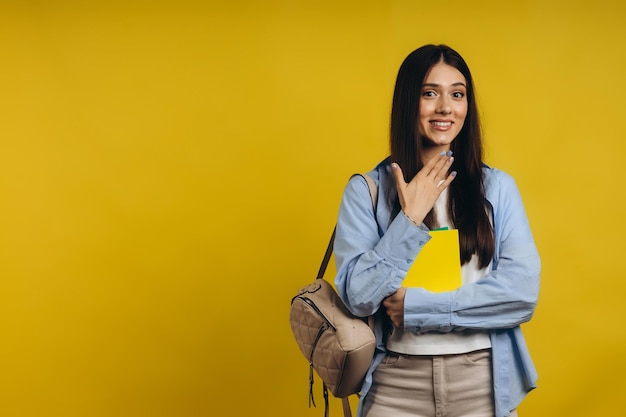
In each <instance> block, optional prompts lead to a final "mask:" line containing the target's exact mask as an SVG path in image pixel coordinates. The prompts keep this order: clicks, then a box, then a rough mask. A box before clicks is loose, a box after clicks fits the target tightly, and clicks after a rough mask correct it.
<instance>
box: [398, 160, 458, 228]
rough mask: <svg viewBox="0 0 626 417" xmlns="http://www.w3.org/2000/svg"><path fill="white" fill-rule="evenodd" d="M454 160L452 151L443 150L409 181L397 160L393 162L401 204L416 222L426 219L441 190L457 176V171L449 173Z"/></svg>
mask: <svg viewBox="0 0 626 417" xmlns="http://www.w3.org/2000/svg"><path fill="white" fill-rule="evenodd" d="M453 161H454V157H453V156H452V151H448V152H441V153H439V154H438V155H436V156H434V157H433V158H431V159H430V160H429V161H428V162H427V163H426V165H424V167H423V168H422V169H420V171H419V172H418V173H417V174H416V175H415V176H414V177H413V178H412V179H411V181H410V182H408V183H406V182H405V181H404V175H403V173H402V168H400V166H399V165H398V164H396V163H395V162H394V163H392V164H391V169H392V171H393V175H394V177H395V180H396V189H397V190H398V197H399V199H400V206H401V207H402V211H403V212H404V213H405V214H406V215H407V216H408V217H409V219H411V220H412V221H413V222H414V223H416V224H421V223H422V222H423V221H424V218H426V215H427V214H428V212H429V211H430V210H432V208H433V206H434V205H435V202H436V201H437V198H439V195H440V194H441V192H442V191H443V190H445V189H446V188H448V185H450V183H451V182H452V180H453V179H454V177H455V176H456V172H455V171H452V172H450V173H449V171H450V167H451V166H452V162H453Z"/></svg>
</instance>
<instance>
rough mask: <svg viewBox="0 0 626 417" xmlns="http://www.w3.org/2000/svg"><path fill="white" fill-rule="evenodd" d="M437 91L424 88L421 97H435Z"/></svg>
mask: <svg viewBox="0 0 626 417" xmlns="http://www.w3.org/2000/svg"><path fill="white" fill-rule="evenodd" d="M436 95H437V93H436V92H435V91H433V90H426V91H424V92H422V97H435V96H436Z"/></svg>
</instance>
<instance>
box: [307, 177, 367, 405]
mask: <svg viewBox="0 0 626 417" xmlns="http://www.w3.org/2000/svg"><path fill="white" fill-rule="evenodd" d="M356 175H359V176H361V177H363V179H364V180H365V182H367V187H368V188H369V192H370V197H371V199H372V207H373V208H374V218H376V206H377V203H378V189H377V188H376V183H375V182H374V180H373V179H372V177H370V176H369V175H367V174H354V175H352V177H350V179H352V178H353V177H355V176H356ZM336 233H337V226H335V228H334V229H333V233H332V235H331V236H330V240H329V241H328V246H327V247H326V253H325V254H324V259H322V264H321V265H320V269H319V271H318V272H317V278H318V279H320V278H324V273H325V272H326V267H328V262H329V261H330V257H331V255H332V254H333V246H334V244H335V235H336ZM367 321H368V325H369V326H370V328H371V329H372V331H373V330H374V316H369V317H368V318H367ZM310 372H311V375H310V377H309V379H310V380H311V381H310V391H309V407H310V406H311V402H312V403H313V406H315V400H314V399H313V391H312V390H313V380H312V378H313V368H312V367H311V370H310ZM323 389H324V417H329V411H330V408H329V405H328V388H327V387H326V384H324V387H323ZM341 405H342V407H343V415H344V417H352V409H351V408H350V401H349V399H348V398H342V399H341Z"/></svg>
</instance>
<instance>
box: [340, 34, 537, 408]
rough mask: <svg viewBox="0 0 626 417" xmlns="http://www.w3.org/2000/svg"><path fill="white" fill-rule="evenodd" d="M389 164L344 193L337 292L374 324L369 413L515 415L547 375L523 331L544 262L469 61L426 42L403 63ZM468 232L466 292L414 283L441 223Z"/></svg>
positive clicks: (366, 388)
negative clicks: (372, 190)
mask: <svg viewBox="0 0 626 417" xmlns="http://www.w3.org/2000/svg"><path fill="white" fill-rule="evenodd" d="M390 143H391V156H390V157H389V158H387V159H385V160H384V161H382V162H381V163H380V164H379V165H378V166H377V167H376V168H375V169H374V170H372V171H371V172H369V173H368V174H369V175H370V176H371V177H372V178H373V179H374V181H375V183H376V184H377V188H378V201H377V205H376V209H375V210H374V209H373V207H372V203H371V199H370V195H369V189H368V186H367V184H366V182H365V181H364V180H363V178H362V177H359V176H355V177H354V178H353V179H351V180H350V181H349V183H348V185H347V186H346V189H345V192H344V195H343V199H342V202H341V207H340V211H339V218H338V222H337V235H336V239H335V247H334V250H335V259H336V264H337V277H336V280H335V284H336V286H337V289H338V291H339V294H340V295H341V297H342V298H343V300H344V301H345V303H346V305H347V306H348V308H349V309H350V310H351V311H352V312H353V313H355V314H356V315H359V316H363V317H365V316H369V315H374V314H375V318H376V331H375V333H376V338H377V354H376V356H375V357H374V359H373V362H372V365H371V367H370V370H369V372H368V374H367V376H366V378H365V381H364V383H363V387H362V392H361V394H362V397H361V402H360V404H359V410H358V413H359V414H358V415H360V416H363V417H383V416H384V417H388V416H394V417H404V416H407V417H409V416H411V417H416V416H424V417H434V416H446V417H493V416H496V417H504V416H509V415H513V416H515V415H516V412H515V409H516V407H517V406H518V404H519V403H520V402H521V401H522V399H523V398H524V396H525V395H526V394H527V393H528V392H529V391H530V390H532V389H533V388H535V381H536V378H537V375H536V372H535V369H534V366H533V364H532V361H531V359H530V356H529V353H528V350H527V348H526V344H525V342H524V338H523V335H522V332H521V329H520V324H522V323H524V322H527V321H528V320H530V318H531V317H532V315H533V312H534V309H535V305H536V303H537V297H538V293H539V272H540V261H539V255H538V253H537V250H536V247H535V243H534V240H533V237H532V234H531V231H530V228H529V225H528V220H527V218H526V214H525V211H524V207H523V205H522V200H521V197H520V194H519V192H518V189H517V187H516V185H515V182H514V180H513V179H512V178H511V177H510V176H509V175H507V174H505V173H504V172H502V171H499V170H497V169H495V168H490V167H488V166H486V165H485V164H483V162H482V143H481V129H480V122H479V117H478V112H477V108H476V101H475V96H474V85H473V81H472V76H471V74H470V71H469V68H468V67H467V65H466V63H465V61H464V60H463V58H462V57H461V56H460V55H459V54H458V53H457V52H456V51H454V50H453V49H451V48H449V47H447V46H445V45H426V46H423V47H421V48H419V49H417V50H415V51H413V52H412V53H411V54H409V56H408V57H407V58H406V59H405V61H404V62H403V63H402V65H401V67H400V70H399V73H398V77H397V81H396V86H395V91H394V96H393V105H392V112H391V140H390ZM446 226H447V227H449V228H454V229H457V230H458V233H459V245H460V263H461V265H462V267H461V270H462V285H461V286H460V287H459V288H458V289H456V290H454V291H447V292H431V291H428V290H426V289H424V288H419V287H411V288H407V287H405V286H403V280H404V278H405V276H406V274H407V271H408V270H409V268H410V267H411V265H412V264H413V262H414V261H415V259H416V258H418V257H419V256H420V252H421V250H422V248H423V247H424V246H425V245H428V242H429V240H430V239H431V236H430V234H429V230H431V229H433V228H439V227H446Z"/></svg>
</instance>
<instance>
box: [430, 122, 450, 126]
mask: <svg viewBox="0 0 626 417" xmlns="http://www.w3.org/2000/svg"><path fill="white" fill-rule="evenodd" d="M431 123H432V124H434V125H435V126H441V127H447V126H450V125H451V124H452V122H431Z"/></svg>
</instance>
